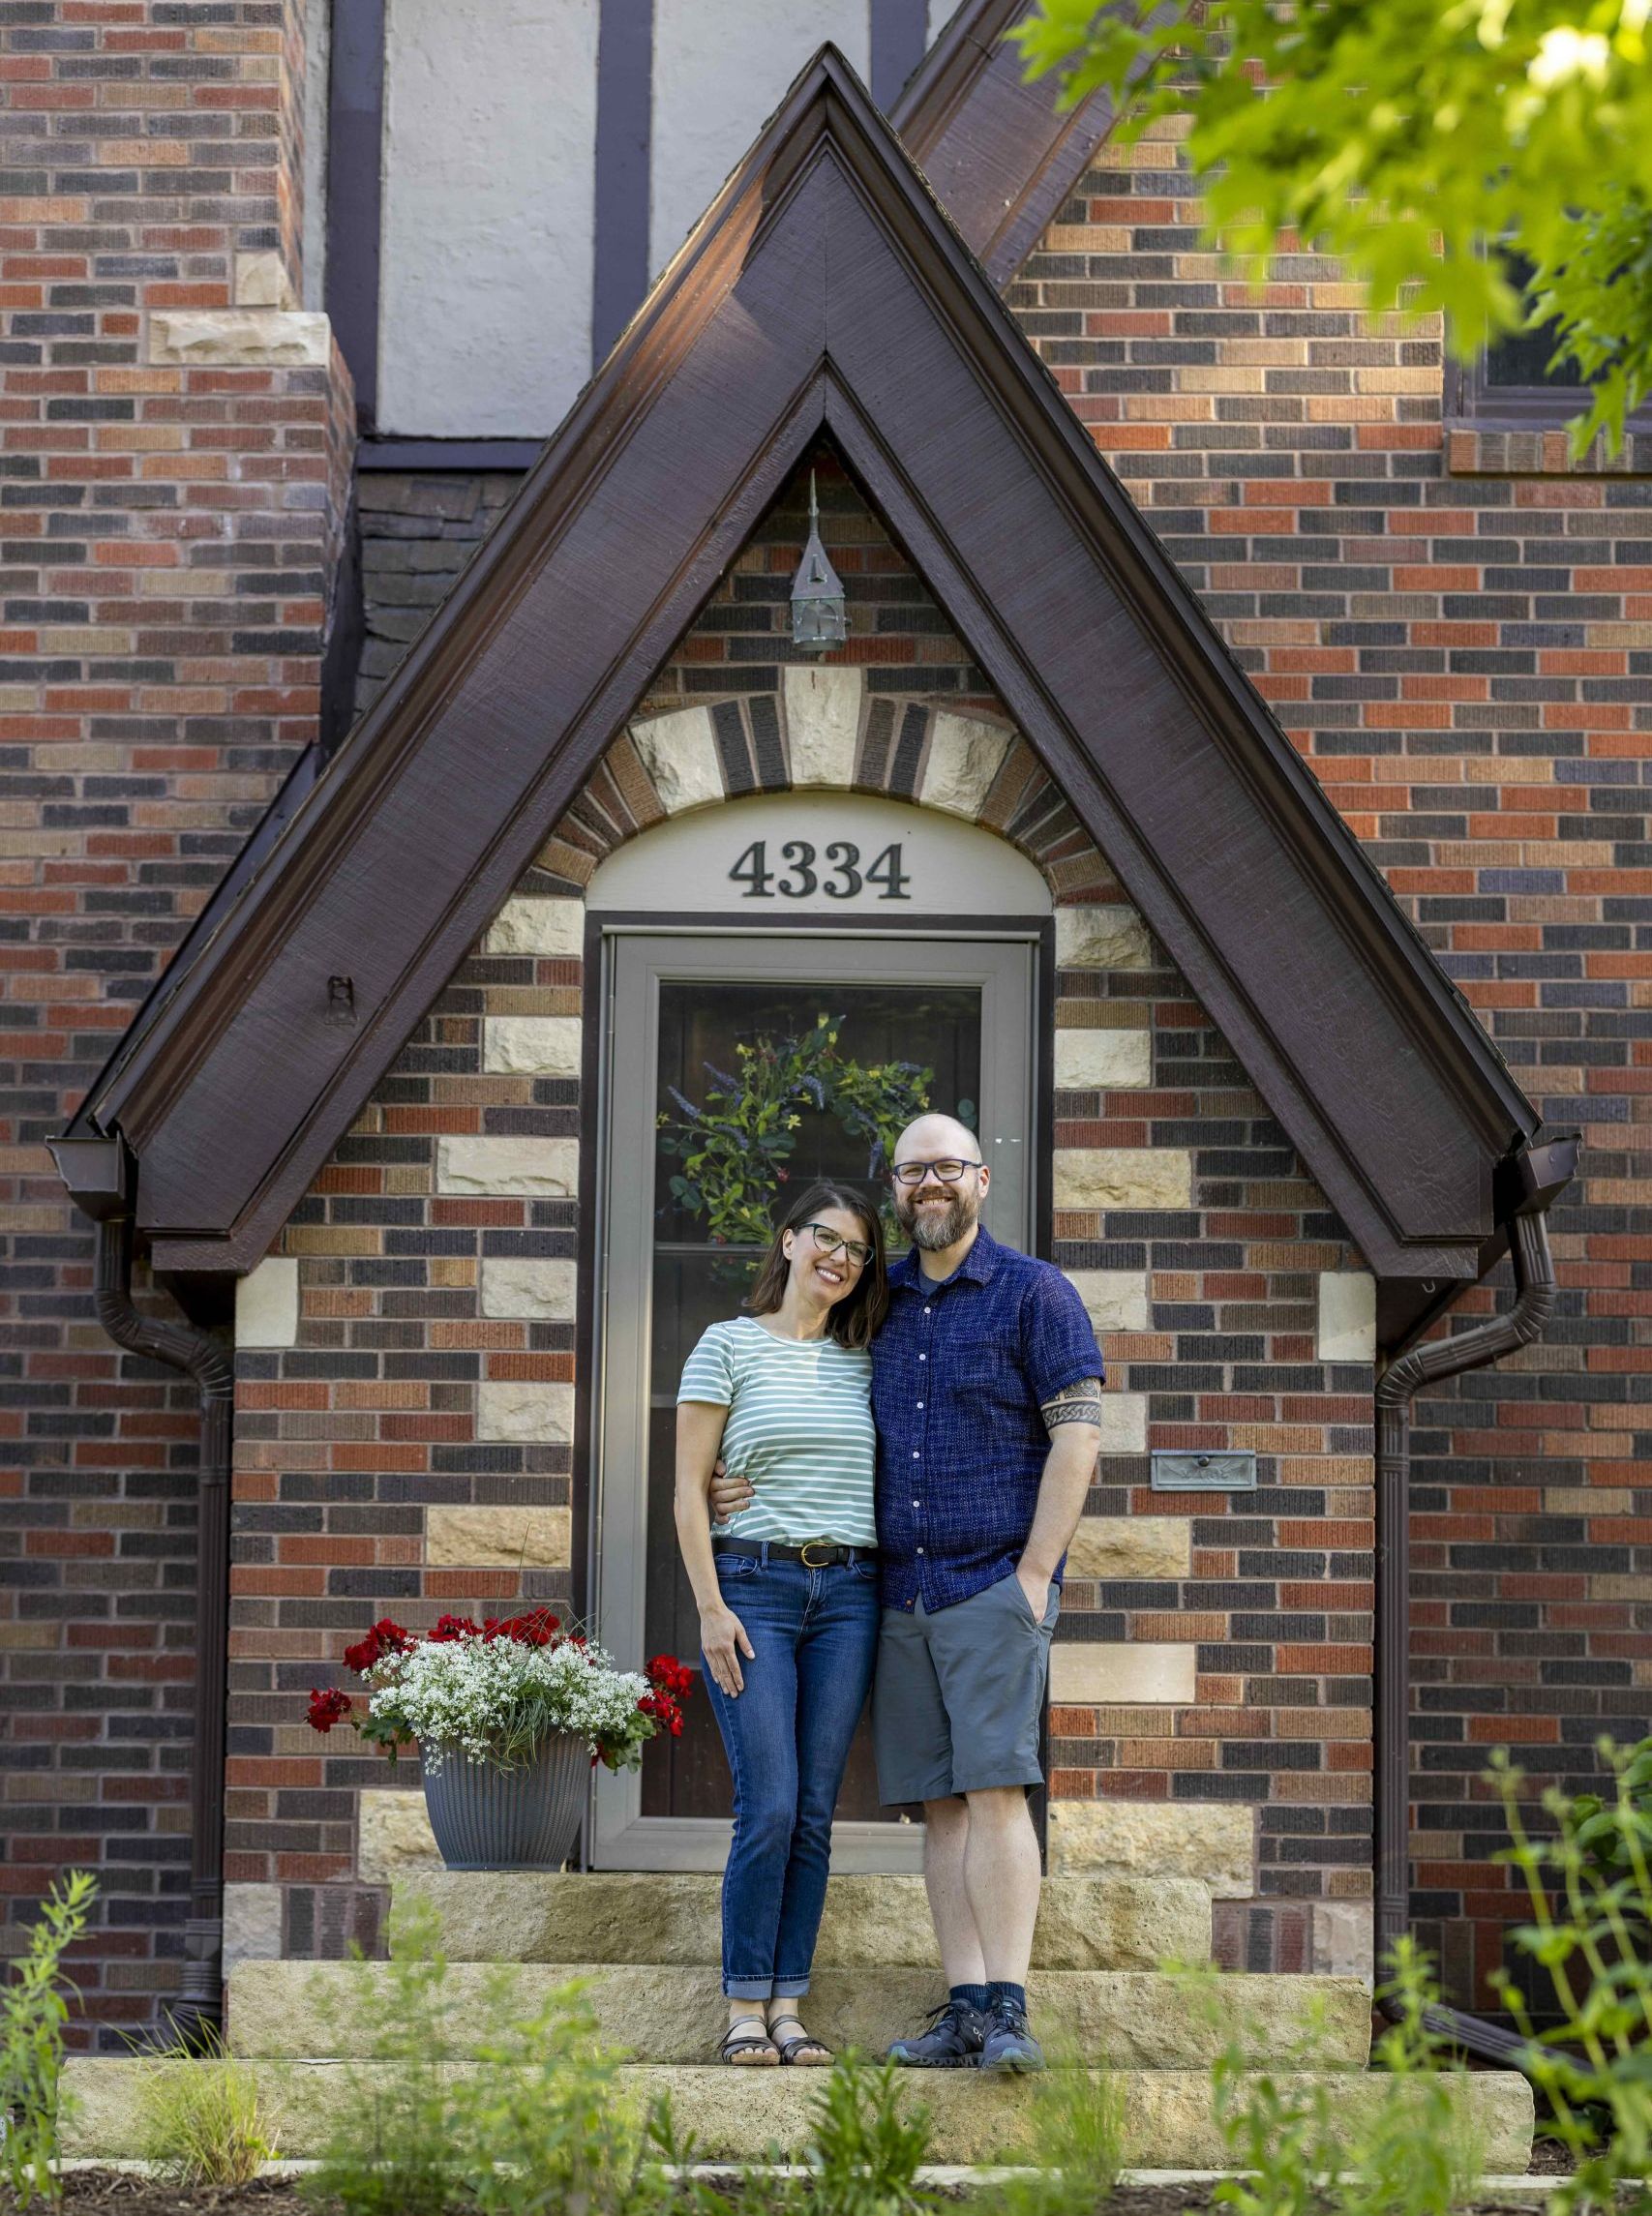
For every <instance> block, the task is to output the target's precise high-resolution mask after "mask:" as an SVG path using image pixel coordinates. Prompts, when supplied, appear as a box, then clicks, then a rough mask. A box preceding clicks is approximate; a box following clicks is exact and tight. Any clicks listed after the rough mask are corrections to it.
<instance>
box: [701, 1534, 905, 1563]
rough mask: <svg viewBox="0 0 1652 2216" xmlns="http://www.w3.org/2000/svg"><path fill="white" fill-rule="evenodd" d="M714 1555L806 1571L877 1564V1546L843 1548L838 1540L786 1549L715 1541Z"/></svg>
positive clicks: (766, 1542) (770, 1543) (767, 1543)
mask: <svg viewBox="0 0 1652 2216" xmlns="http://www.w3.org/2000/svg"><path fill="white" fill-rule="evenodd" d="M711 1551H712V1553H713V1554H743V1555H745V1556H746V1557H747V1558H748V1560H751V1561H754V1562H761V1561H762V1560H763V1559H764V1557H765V1556H767V1557H768V1559H769V1560H770V1561H771V1562H800V1563H801V1564H802V1565H803V1567H804V1569H805V1570H835V1569H837V1568H838V1567H839V1566H840V1565H841V1564H843V1563H846V1562H876V1561H877V1559H878V1550H877V1548H876V1547H875V1546H842V1545H840V1544H839V1543H838V1542H837V1541H836V1540H835V1539H807V1540H805V1541H804V1542H803V1543H802V1545H801V1546H784V1545H782V1544H781V1542H780V1541H779V1540H777V1539H714V1540H713V1541H712V1542H711Z"/></svg>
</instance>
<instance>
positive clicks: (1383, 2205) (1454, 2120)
mask: <svg viewBox="0 0 1652 2216" xmlns="http://www.w3.org/2000/svg"><path fill="white" fill-rule="evenodd" d="M1388 1963H1389V1976H1388V1982H1387V1984H1386V1985H1383V1986H1379V1987H1378V1989H1377V1992H1378V1997H1379V1998H1380V1999H1385V2000H1391V2001H1393V2002H1394V2003H1395V2004H1396V2005H1397V2010H1398V2014H1397V2019H1396V2021H1393V2022H1392V2023H1390V2024H1389V2026H1388V2028H1387V2029H1386V2030H1385V2031H1384V2032H1383V2033H1382V2035H1381V2037H1380V2038H1379V2039H1378V2040H1377V2043H1376V2049H1375V2053H1374V2057H1373V2058H1374V2060H1375V2061H1376V2063H1377V2065H1378V2067H1379V2068H1380V2069H1382V2070H1383V2071H1385V2072H1386V2073H1387V2075H1388V2077H1389V2078H1390V2079H1391V2080H1393V2081H1396V2082H1395V2083H1394V2084H1393V2086H1392V2088H1384V2090H1385V2093H1386V2096H1387V2097H1386V2098H1384V2099H1382V2100H1379V2101H1377V2102H1375V2103H1374V2104H1373V2105H1372V2108H1371V2111H1370V2113H1369V2114H1368V2116H1366V2117H1363V2118H1362V2119H1361V2121H1360V2124H1359V2127H1358V2129H1357V2131H1356V2132H1355V2134H1354V2137H1353V2139H1352V2141H1351V2142H1350V2143H1349V2145H1348V2146H1347V2149H1346V2151H1345V2152H1344V2154H1343V2156H1342V2164H1343V2173H1342V2177H1341V2180H1340V2182H1339V2184H1338V2188H1337V2206H1338V2208H1339V2209H1340V2210H1341V2211H1342V2216H1450V2211H1451V2210H1452V2209H1453V2208H1455V2207H1458V2206H1460V2205H1461V2204H1462V2203H1463V2202H1464V2201H1468V2200H1469V2199H1470V2198H1471V2189H1472V2187H1473V2185H1474V2182H1475V2180H1476V2179H1477V2178H1478V2177H1479V2175H1480V2173H1481V2171H1483V2170H1484V2168H1485V2157H1484V2149H1483V2148H1482V2146H1481V2144H1480V2143H1479V2141H1478V2139H1477V2138H1476V2136H1475V2134H1474V2133H1473V2131H1472V2130H1471V2129H1470V2128H1469V2123H1468V2117H1469V2113H1470V2111H1469V2107H1468V2098H1467V2092H1466V2088H1465V2085H1464V2077H1465V2073H1464V2072H1463V2071H1462V2070H1460V2069H1457V2068H1455V2067H1453V2066H1452V2065H1451V2063H1450V2061H1449V2055H1450V2042H1449V2041H1448V2040H1446V2039H1445V2038H1443V2037H1442V2036H1441V2034H1440V2033H1438V2032H1436V2031H1433V2030H1431V2029H1430V2028H1429V2025H1428V2021H1427V2012H1428V2010H1429V2009H1430V2008H1432V2007H1434V2006H1435V2005H1436V2004H1437V2002H1438V2000H1439V1997H1440V1995H1439V1988H1438V1985H1437V1984H1436V1982H1435V1979H1434V1974H1433V1965H1432V1964H1431V1963H1430V1961H1429V1960H1428V1958H1427V1955H1425V1954H1424V1953H1423V1951H1422V1949H1421V1948H1419V1947H1418V1946H1417V1945H1416V1943H1415V1941H1413V1940H1412V1939H1411V1938H1409V1937H1406V1938H1402V1939H1400V1940H1399V1941H1398V1942H1397V1944H1396V1946H1395V1947H1394V1949H1393V1951H1392V1953H1391V1954H1390V1956H1389V1958H1388Z"/></svg>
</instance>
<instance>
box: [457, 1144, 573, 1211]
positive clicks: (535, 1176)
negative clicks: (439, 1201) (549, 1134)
mask: <svg viewBox="0 0 1652 2216" xmlns="http://www.w3.org/2000/svg"><path fill="white" fill-rule="evenodd" d="M579 1189H580V1142H579V1141H578V1139H535V1138H522V1137H516V1136H512V1135H509V1134H505V1135H501V1136H499V1137H497V1138H475V1139H470V1138H463V1139H461V1138H453V1139H438V1140H437V1141H436V1190H437V1192H465V1193H525V1194H527V1195H529V1196H531V1197H532V1198H533V1199H536V1200H567V1199H570V1198H571V1197H572V1196H573V1195H574V1194H576V1193H577V1192H578V1191H579Z"/></svg>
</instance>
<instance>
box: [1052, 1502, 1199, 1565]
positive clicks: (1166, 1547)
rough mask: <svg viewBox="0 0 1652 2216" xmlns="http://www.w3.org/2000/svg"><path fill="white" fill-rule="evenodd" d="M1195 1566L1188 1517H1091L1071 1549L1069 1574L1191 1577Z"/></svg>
mask: <svg viewBox="0 0 1652 2216" xmlns="http://www.w3.org/2000/svg"><path fill="white" fill-rule="evenodd" d="M1192 1568H1193V1524H1192V1519H1191V1518H1190V1517H1189V1516H1185V1515H1087V1516H1085V1517H1083V1518H1082V1519H1081V1520H1080V1522H1079V1526H1078V1529H1077V1530H1076V1531H1075V1532H1074V1533H1073V1535H1072V1544H1071V1545H1070V1546H1069V1547H1068V1548H1067V1550H1066V1573H1067V1575H1068V1576H1069V1577H1186V1576H1189V1575H1190V1574H1191V1573H1192Z"/></svg>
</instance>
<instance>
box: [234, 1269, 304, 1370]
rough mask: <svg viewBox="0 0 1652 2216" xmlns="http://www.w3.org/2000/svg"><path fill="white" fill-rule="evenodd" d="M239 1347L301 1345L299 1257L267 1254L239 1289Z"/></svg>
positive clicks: (238, 1286) (237, 1326)
mask: <svg viewBox="0 0 1652 2216" xmlns="http://www.w3.org/2000/svg"><path fill="white" fill-rule="evenodd" d="M235 1344H236V1345H237V1346H238V1347H241V1346H296V1345H297V1344H298V1257H297V1256H296V1255H295V1254H267V1255H265V1257H264V1259H263V1260H262V1261H261V1262H260V1263H259V1264H258V1266H257V1268H256V1269H255V1270H249V1271H248V1273H247V1274H246V1276H245V1277H243V1278H241V1279H240V1280H239V1282H238V1283H237V1285H236V1287H235Z"/></svg>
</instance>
